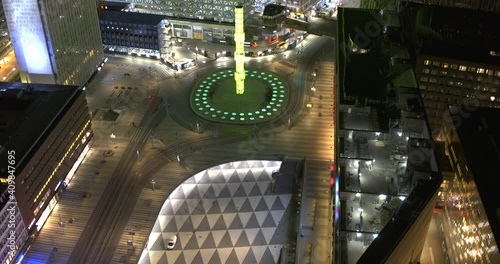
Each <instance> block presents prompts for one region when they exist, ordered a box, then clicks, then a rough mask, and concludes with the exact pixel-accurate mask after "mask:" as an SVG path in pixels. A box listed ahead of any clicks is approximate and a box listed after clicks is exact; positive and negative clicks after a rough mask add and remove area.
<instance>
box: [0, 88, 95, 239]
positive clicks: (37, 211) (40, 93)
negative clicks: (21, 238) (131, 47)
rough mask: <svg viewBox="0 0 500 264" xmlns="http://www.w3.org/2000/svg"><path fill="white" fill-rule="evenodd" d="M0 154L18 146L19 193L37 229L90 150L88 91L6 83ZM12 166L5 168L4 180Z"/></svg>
mask: <svg viewBox="0 0 500 264" xmlns="http://www.w3.org/2000/svg"><path fill="white" fill-rule="evenodd" d="M0 112H1V113H2V115H1V116H2V117H4V118H2V124H4V125H5V126H3V127H2V131H3V133H2V134H0V146H1V148H0V158H2V159H4V160H7V157H8V153H9V151H15V158H16V162H15V174H16V175H15V176H16V179H15V190H16V191H15V198H16V202H17V206H18V208H19V212H20V214H21V216H22V220H23V224H24V226H25V227H26V230H27V232H28V233H29V234H36V232H37V231H39V230H40V229H41V228H42V227H43V225H44V223H45V221H46V220H47V218H48V216H49V214H50V212H51V211H52V209H53V208H54V207H55V205H56V203H57V200H58V199H59V194H60V193H61V192H62V191H63V190H64V189H65V186H66V185H67V184H69V182H70V181H71V179H72V177H73V175H74V173H75V171H76V169H77V168H78V166H79V164H80V163H81V161H82V160H83V158H84V156H85V154H86V153H87V152H88V150H89V146H88V142H89V140H90V138H91V137H92V133H91V130H90V124H91V123H90V114H89V111H88V107H87V101H86V98H85V93H84V91H83V90H82V89H79V88H78V87H77V86H62V85H42V84H35V85H33V84H22V83H1V84H0ZM8 175H9V172H8V171H7V170H4V169H2V170H0V177H1V183H2V186H4V187H5V186H6V185H7V184H8V183H9V182H8V180H7V179H8V177H7V176H8Z"/></svg>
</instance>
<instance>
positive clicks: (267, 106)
mask: <svg viewBox="0 0 500 264" xmlns="http://www.w3.org/2000/svg"><path fill="white" fill-rule="evenodd" d="M231 72H232V71H231V70H228V71H227V72H226V73H227V74H228V75H229V76H227V75H224V73H225V72H224V71H221V72H218V74H219V75H222V77H224V78H227V77H232V76H233V75H234V74H232V73H231ZM257 73H258V72H257V71H251V73H250V71H248V70H245V77H253V78H257V79H261V80H263V81H264V82H265V83H267V84H268V85H271V86H272V98H271V99H272V100H271V101H268V102H266V104H265V105H264V106H263V108H262V111H255V114H256V115H259V114H260V113H261V112H262V114H265V115H267V116H271V115H272V114H273V113H272V112H278V110H279V108H281V106H282V104H275V101H276V97H278V95H279V97H281V98H284V97H285V96H284V94H286V93H285V86H284V85H282V84H283V82H282V81H277V80H279V78H278V77H276V76H275V75H273V74H267V76H266V72H260V74H259V75H257V76H256V77H255V76H252V75H254V74H257ZM212 76H217V74H215V75H214V74H212ZM268 77H269V78H270V79H268ZM217 79H219V80H220V79H221V77H219V76H218V77H217ZM207 80H211V82H208V83H207ZM275 81H277V82H275ZM216 82H217V80H215V78H214V79H212V78H211V77H210V76H207V77H206V80H203V81H202V82H201V83H200V84H199V85H198V88H205V89H203V90H202V91H203V92H205V93H208V90H206V89H210V88H211V87H210V86H211V85H212V84H215V83H216ZM204 84H205V86H204ZM276 84H278V85H279V89H278V88H277V87H278V86H277V85H276ZM198 91H200V89H198ZM200 92H201V91H200ZM195 95H196V96H198V97H199V96H200V94H195ZM203 95H204V97H202V103H203V104H205V108H206V107H207V106H208V107H209V103H208V98H207V95H206V94H203ZM194 100H195V101H196V100H197V101H199V100H200V99H199V98H195V99H194ZM271 102H272V103H271ZM278 102H280V103H283V100H282V99H279V100H278ZM271 106H272V107H271ZM201 109H202V108H200V110H201ZM212 109H213V110H212ZM212 109H210V110H211V111H213V112H212V117H214V118H220V119H226V116H225V115H228V114H229V113H228V112H226V111H222V110H219V109H216V108H213V107H212ZM267 109H270V111H267ZM204 114H205V115H209V114H210V113H209V112H204ZM233 114H236V116H238V114H237V113H233ZM239 116H245V113H239ZM248 116H251V115H250V114H248ZM265 117H266V116H263V115H259V118H260V119H264V118H265ZM248 119H250V118H248ZM232 120H233V121H234V120H235V118H234V117H232ZM240 121H244V120H240Z"/></svg>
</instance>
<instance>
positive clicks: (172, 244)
mask: <svg viewBox="0 0 500 264" xmlns="http://www.w3.org/2000/svg"><path fill="white" fill-rule="evenodd" d="M175 243H177V236H176V235H172V236H171V237H170V238H169V239H168V244H167V249H173V248H174V247H175Z"/></svg>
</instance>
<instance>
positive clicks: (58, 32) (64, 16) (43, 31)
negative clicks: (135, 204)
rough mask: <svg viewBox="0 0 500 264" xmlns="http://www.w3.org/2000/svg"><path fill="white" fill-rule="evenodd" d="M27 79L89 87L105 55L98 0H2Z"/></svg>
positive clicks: (24, 75)
mask: <svg viewBox="0 0 500 264" xmlns="http://www.w3.org/2000/svg"><path fill="white" fill-rule="evenodd" d="M3 7H4V11H5V16H6V18H7V24H8V28H9V32H10V36H11V39H12V44H13V47H14V52H15V54H16V58H17V63H18V65H19V70H20V76H21V80H22V81H23V82H31V83H47V84H64V85H84V84H85V83H86V82H87V81H88V80H89V78H90V77H91V76H92V74H93V73H94V72H95V71H96V68H97V67H98V66H99V65H100V64H101V62H102V61H103V59H104V54H103V51H102V41H101V34H100V32H99V24H98V18H97V5H96V1H95V0H82V1H77V2H74V1H52V0H42V1H37V0H20V1H3Z"/></svg>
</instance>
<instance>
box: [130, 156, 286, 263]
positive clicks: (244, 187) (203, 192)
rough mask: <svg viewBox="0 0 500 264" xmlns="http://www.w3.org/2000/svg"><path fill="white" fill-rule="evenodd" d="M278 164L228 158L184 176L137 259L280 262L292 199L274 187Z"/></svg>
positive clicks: (188, 261) (157, 261)
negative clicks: (170, 245) (172, 242)
mask: <svg viewBox="0 0 500 264" xmlns="http://www.w3.org/2000/svg"><path fill="white" fill-rule="evenodd" d="M280 163H281V162H279V161H260V160H259V161H242V162H230V163H225V164H222V165H218V166H215V167H212V168H210V169H208V170H205V171H202V172H200V173H198V174H196V175H194V176H193V177H191V178H189V179H188V180H186V181H185V182H184V183H182V184H181V185H180V186H179V187H178V188H177V189H176V190H175V191H174V192H172V194H171V195H170V196H169V198H168V199H167V200H166V201H165V204H164V205H163V207H162V209H161V211H160V215H159V216H158V219H157V220H156V223H155V225H154V227H153V230H152V232H151V234H150V236H149V239H148V243H147V248H146V249H145V250H144V251H143V253H142V256H141V259H140V261H139V263H141V264H142V263H143V264H150V263H213V264H216V263H234V264H237V263H277V262H278V257H279V255H280V250H281V247H282V246H283V243H284V229H285V226H286V221H283V220H284V219H286V218H284V219H283V216H284V215H286V214H285V211H286V209H287V207H288V205H289V203H290V199H291V194H287V193H282V194H274V193H272V192H271V189H270V186H271V179H272V178H271V175H272V172H273V171H277V170H278V169H279V167H280ZM172 235H177V237H178V241H177V243H176V245H175V247H174V248H173V249H172V250H167V249H166V244H167V240H168V238H169V237H170V236H172Z"/></svg>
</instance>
